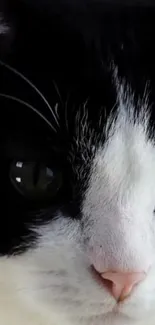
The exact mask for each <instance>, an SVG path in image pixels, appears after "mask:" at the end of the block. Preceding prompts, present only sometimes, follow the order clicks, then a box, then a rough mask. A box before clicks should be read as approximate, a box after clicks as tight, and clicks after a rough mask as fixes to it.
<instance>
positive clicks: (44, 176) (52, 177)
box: [10, 161, 62, 200]
mask: <svg viewBox="0 0 155 325" xmlns="http://www.w3.org/2000/svg"><path fill="white" fill-rule="evenodd" d="M10 180H11V182H12V184H13V186H14V187H15V189H16V190H17V191H18V192H19V193H20V194H22V195H24V196H25V197H27V198H29V199H32V200H37V199H39V200H40V199H43V200H44V199H50V198H52V197H54V196H56V194H57V193H58V191H59V190H60V188H61V186H62V174H61V172H60V171H59V170H56V169H55V168H50V167H49V166H46V164H40V163H36V162H24V161H13V162H12V163H11V165H10Z"/></svg>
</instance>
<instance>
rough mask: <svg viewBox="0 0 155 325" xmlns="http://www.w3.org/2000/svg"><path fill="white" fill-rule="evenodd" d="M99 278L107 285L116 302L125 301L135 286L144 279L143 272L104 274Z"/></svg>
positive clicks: (144, 274)
mask: <svg viewBox="0 0 155 325" xmlns="http://www.w3.org/2000/svg"><path fill="white" fill-rule="evenodd" d="M101 277H102V278H103V280H104V281H105V285H107V284H108V289H109V290H110V293H111V294H112V295H113V297H114V298H115V299H116V300H117V301H119V302H120V301H123V300H125V299H126V298H127V297H128V296H129V295H130V294H131V293H132V291H133V289H134V288H135V286H136V285H137V284H138V283H140V282H141V281H143V280H144V279H145V277H146V273H145V272H137V273H135V272H133V273H121V272H120V273H118V272H105V273H101Z"/></svg>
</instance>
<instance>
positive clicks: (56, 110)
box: [54, 103, 60, 127]
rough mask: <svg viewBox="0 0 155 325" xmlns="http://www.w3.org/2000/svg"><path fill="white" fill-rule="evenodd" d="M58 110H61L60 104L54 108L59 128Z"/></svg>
mask: <svg viewBox="0 0 155 325" xmlns="http://www.w3.org/2000/svg"><path fill="white" fill-rule="evenodd" d="M58 108H59V104H58V103H56V104H55V107H54V111H55V117H56V122H57V125H58V127H59V125H60V124H59V121H58V120H59V114H58Z"/></svg>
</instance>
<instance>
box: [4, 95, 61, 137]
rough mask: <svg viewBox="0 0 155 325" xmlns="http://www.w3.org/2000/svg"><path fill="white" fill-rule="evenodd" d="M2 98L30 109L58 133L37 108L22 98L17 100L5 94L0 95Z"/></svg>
mask: <svg viewBox="0 0 155 325" xmlns="http://www.w3.org/2000/svg"><path fill="white" fill-rule="evenodd" d="M0 97H3V98H6V99H10V100H13V101H15V102H18V103H20V104H22V105H24V106H27V107H28V108H30V109H31V110H32V111H33V112H35V113H36V114H37V115H38V116H40V117H41V118H42V120H44V121H45V122H46V123H47V124H48V125H49V126H50V128H51V129H52V130H53V131H54V132H55V133H56V132H57V131H56V129H55V128H54V127H53V125H52V124H51V123H50V122H49V121H48V120H47V118H46V117H45V116H44V115H43V114H41V113H40V112H39V111H38V110H37V109H36V108H35V107H33V106H32V105H31V104H29V103H27V102H25V101H24V100H22V99H20V98H17V97H14V96H11V95H8V94H3V93H0Z"/></svg>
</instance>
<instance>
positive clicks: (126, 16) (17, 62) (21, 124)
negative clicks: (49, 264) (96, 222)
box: [0, 0, 155, 254]
mask: <svg viewBox="0 0 155 325" xmlns="http://www.w3.org/2000/svg"><path fill="white" fill-rule="evenodd" d="M1 11H2V12H3V16H4V20H5V21H6V23H7V24H8V26H9V30H8V33H7V34H5V35H1V36H0V59H1V60H2V61H3V62H6V63H8V64H9V65H10V66H12V67H14V68H16V69H17V70H18V71H20V72H22V73H23V74H24V75H25V76H26V77H27V78H29V79H30V80H31V81H32V82H33V83H34V84H35V85H36V86H37V87H38V88H39V89H40V90H41V92H42V93H43V94H44V95H45V97H46V98H47V100H48V101H49V103H50V105H51V107H54V106H55V104H56V103H58V107H59V123H60V125H59V127H58V126H57V125H56V123H55V121H54V119H53V117H52V114H51V113H50V112H49V110H48V108H47V106H46V105H45V103H44V102H43V101H42V100H41V98H40V97H39V96H38V95H37V94H36V93H35V91H34V90H33V89H32V88H31V87H30V86H29V85H27V84H26V83H25V82H24V81H23V80H22V79H21V78H20V77H19V76H17V75H15V73H13V72H12V71H10V70H9V69H8V68H6V67H5V66H4V65H2V64H0V93H5V94H9V95H12V96H16V97H18V98H21V99H23V100H25V101H27V102H29V103H31V104H32V105H34V106H35V107H36V108H37V109H38V110H39V111H40V112H41V113H43V114H44V115H45V116H46V118H47V119H48V120H49V121H50V122H51V123H52V125H53V126H54V128H56V129H57V132H56V133H55V132H53V131H52V130H51V129H50V128H49V127H48V126H47V125H46V123H45V122H44V121H42V120H41V119H40V118H39V117H38V116H37V114H35V113H34V112H32V111H31V110H30V109H28V108H27V107H24V105H21V104H18V103H17V102H16V101H12V100H11V99H8V100H6V99H5V98H4V97H3V98H2V97H0V107H1V117H0V132H1V160H0V171H1V179H0V181H1V227H0V253H1V254H10V253H12V252H16V253H19V252H21V251H22V250H23V249H25V248H26V247H27V246H29V245H32V243H33V240H34V239H35V235H34V233H33V231H32V230H30V225H31V226H34V225H35V224H36V223H37V222H46V221H47V220H48V219H49V218H53V217H54V213H55V211H56V209H61V210H62V211H64V210H65V213H67V215H68V216H69V217H74V218H77V217H80V204H81V200H82V193H83V189H84V188H85V184H86V178H89V168H90V165H91V160H92V158H93V155H94V151H93V150H94V149H93V150H92V148H94V146H95V145H96V135H97V137H98V140H99V141H102V143H104V140H105V139H104V136H105V135H104V132H103V125H104V123H105V122H106V117H104V109H105V108H106V111H107V116H108V114H109V112H110V111H111V109H112V108H113V107H114V105H115V103H116V91H115V87H114V84H113V79H112V69H111V63H112V62H114V63H115V64H116V65H117V66H118V71H119V75H120V76H121V77H123V78H124V77H125V78H126V80H127V82H128V83H129V84H130V85H131V87H132V89H133V90H134V91H135V97H136V98H137V99H138V97H139V96H141V97H142V96H143V93H144V89H145V86H146V82H147V81H148V80H149V81H150V86H149V87H150V88H149V89H150V97H149V101H150V104H151V105H152V115H151V122H152V126H153V127H154V102H155V63H154V58H155V46H154V39H155V5H154V2H153V1H144V0H143V1H142V0H141V1H140V0H139V1H138V0H137V1H134V0H133V1H128V3H127V2H125V5H124V2H123V1H121V2H120V1H118V2H116V1H82V0H81V1H69V0H68V1H52V0H49V1H43V0H42V1H41V0H40V1H30V0H29V1H28V0H25V1H24V0H23V1H22V0H21V1H20V0H19V1H18V0H14V1H7V2H6V3H5V5H3V6H2V9H1ZM86 102H87V104H86ZM85 106H86V109H85V108H84V107H85ZM79 112H80V114H81V119H80V121H81V120H82V116H83V115H84V114H85V112H87V114H88V116H87V126H88V125H89V128H87V131H86V132H85V133H84V136H85V147H80V145H77V144H76V139H77V123H79V122H78V113H79ZM101 113H102V114H103V118H102V123H101V124H100V125H99V123H98V121H99V117H100V114H101ZM85 118H86V117H85ZM82 128H83V124H82V123H81V122H80V123H79V132H80V134H82V130H83V129H82ZM151 132H152V131H151ZM90 133H91V135H93V134H95V136H92V141H91V146H90V147H89V148H88V146H87V140H88V139H89V138H90ZM12 159H20V160H22V159H26V160H31V161H35V160H37V161H38V160H39V161H44V162H45V163H48V164H50V166H52V167H53V166H54V167H55V166H56V167H57V168H59V169H60V170H61V171H62V175H63V180H64V181H63V186H62V189H61V191H60V192H59V194H58V196H56V197H55V198H54V199H51V201H50V202H48V203H47V202H43V203H41V202H40V201H38V202H36V201H35V202H31V201H29V200H27V199H25V198H23V197H22V196H20V195H19V194H18V192H17V191H16V190H15V189H14V188H13V186H12V184H11V182H10V179H9V166H10V162H11V161H12Z"/></svg>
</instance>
